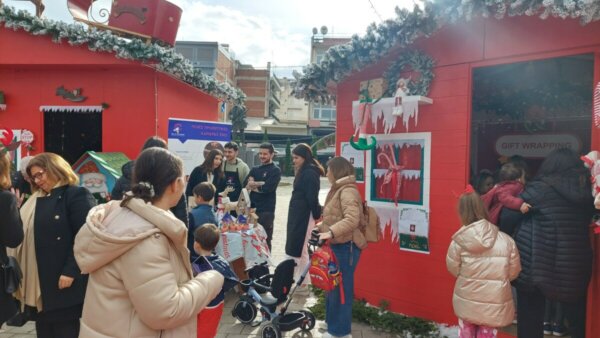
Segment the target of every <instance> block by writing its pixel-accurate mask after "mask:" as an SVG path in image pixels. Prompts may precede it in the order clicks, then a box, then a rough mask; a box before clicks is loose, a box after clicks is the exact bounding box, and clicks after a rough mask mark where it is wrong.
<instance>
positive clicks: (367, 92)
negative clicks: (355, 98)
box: [350, 79, 385, 150]
mask: <svg viewBox="0 0 600 338" xmlns="http://www.w3.org/2000/svg"><path fill="white" fill-rule="evenodd" d="M384 86H385V83H384V81H383V79H377V80H373V81H363V82H361V83H360V94H359V104H358V113H359V117H358V123H357V124H356V129H355V130H354V134H353V135H352V136H350V145H351V146H352V148H354V149H356V150H371V149H375V145H376V144H377V140H376V139H375V137H373V136H371V143H368V141H367V127H368V126H369V121H370V120H371V114H372V108H373V105H374V104H375V103H377V102H378V101H379V100H380V99H381V96H382V95H383V92H384V91H385V90H384V89H383V87H384ZM355 136H357V137H358V142H355V140H354V137H355Z"/></svg>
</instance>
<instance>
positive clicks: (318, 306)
mask: <svg viewBox="0 0 600 338" xmlns="http://www.w3.org/2000/svg"><path fill="white" fill-rule="evenodd" d="M311 291H312V292H313V294H314V295H315V296H316V297H317V302H316V303H315V304H314V305H313V306H310V307H309V310H310V311H311V312H312V313H313V314H314V315H315V317H316V318H317V319H319V320H324V319H325V293H324V291H323V290H321V289H317V288H315V287H313V286H311ZM388 306H389V304H388V303H387V302H386V301H382V302H381V304H380V305H379V307H378V308H377V307H373V306H369V305H368V304H367V302H366V301H364V300H354V302H352V321H354V322H358V323H364V324H367V325H369V326H370V327H372V328H373V329H375V330H379V331H383V332H388V333H391V334H395V335H398V336H400V337H415V338H447V337H446V336H443V335H442V334H441V333H440V330H439V329H438V327H437V326H436V325H435V324H434V323H433V322H431V321H428V320H425V319H421V318H416V317H407V316H404V315H400V314H397V313H393V312H389V311H388V310H387V308H388Z"/></svg>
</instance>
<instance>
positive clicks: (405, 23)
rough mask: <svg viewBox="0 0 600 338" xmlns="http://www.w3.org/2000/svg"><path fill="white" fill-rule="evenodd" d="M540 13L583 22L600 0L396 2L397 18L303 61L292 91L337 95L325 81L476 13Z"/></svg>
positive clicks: (598, 14) (324, 98) (597, 12)
mask: <svg viewBox="0 0 600 338" xmlns="http://www.w3.org/2000/svg"><path fill="white" fill-rule="evenodd" d="M522 15H527V16H534V15H536V16H539V17H540V18H541V19H546V18H548V17H556V18H562V19H567V18H572V19H579V20H580V22H581V24H582V25H585V24H588V23H590V22H593V21H597V20H600V1H592V0H564V1H557V0H485V1H482V0H426V1H424V4H423V8H421V7H419V6H415V7H414V8H413V10H412V11H410V10H407V9H399V8H396V18H393V19H389V20H386V21H384V22H383V23H381V24H380V25H376V24H371V25H370V26H369V27H368V28H367V32H366V34H365V35H364V36H362V37H359V36H358V35H354V36H352V39H351V41H350V42H349V43H347V44H344V45H339V46H334V47H332V48H330V49H329V50H328V51H327V53H326V54H325V56H324V58H323V61H322V62H321V63H319V64H310V65H307V66H306V67H304V69H303V74H302V75H300V76H298V77H297V78H296V87H295V89H294V95H295V96H296V97H298V98H304V99H305V100H308V101H318V102H331V101H333V100H335V97H334V95H333V93H330V92H329V91H328V85H330V84H331V83H338V82H340V81H342V80H343V79H344V78H346V77H347V76H348V75H350V74H351V73H352V72H356V71H359V70H361V69H363V68H365V67H366V66H368V65H371V64H374V63H376V62H378V61H380V60H381V59H382V58H383V57H385V56H387V55H388V54H389V52H390V51H391V50H392V49H398V48H406V47H407V46H410V45H411V44H412V43H413V42H414V41H415V40H416V39H417V38H420V37H429V36H430V35H431V34H433V33H435V32H436V31H437V30H439V29H440V28H441V27H443V26H445V25H446V24H451V23H455V22H460V21H470V20H472V19H473V18H476V17H484V18H488V17H495V18H497V19H502V18H504V17H505V16H511V17H512V16H522Z"/></svg>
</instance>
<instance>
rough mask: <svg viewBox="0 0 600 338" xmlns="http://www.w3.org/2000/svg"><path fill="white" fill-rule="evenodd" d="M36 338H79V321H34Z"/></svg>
mask: <svg viewBox="0 0 600 338" xmlns="http://www.w3.org/2000/svg"><path fill="white" fill-rule="evenodd" d="M35 330H36V332H37V337H38V338H77V337H79V319H71V320H65V321H58V322H55V321H39V320H38V321H36V322H35Z"/></svg>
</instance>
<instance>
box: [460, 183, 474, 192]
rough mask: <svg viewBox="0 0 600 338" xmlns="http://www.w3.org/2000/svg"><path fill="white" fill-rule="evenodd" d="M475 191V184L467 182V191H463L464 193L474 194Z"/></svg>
mask: <svg viewBox="0 0 600 338" xmlns="http://www.w3.org/2000/svg"><path fill="white" fill-rule="evenodd" d="M474 192H475V189H473V186H472V185H470V184H467V187H466V188H465V191H463V193H462V195H466V194H472V193H474Z"/></svg>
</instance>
